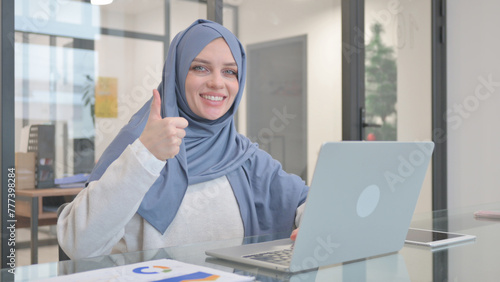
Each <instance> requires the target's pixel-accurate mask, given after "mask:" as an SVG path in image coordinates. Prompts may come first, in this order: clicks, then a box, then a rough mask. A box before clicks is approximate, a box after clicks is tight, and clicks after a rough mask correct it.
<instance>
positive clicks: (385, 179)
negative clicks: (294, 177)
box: [290, 141, 434, 272]
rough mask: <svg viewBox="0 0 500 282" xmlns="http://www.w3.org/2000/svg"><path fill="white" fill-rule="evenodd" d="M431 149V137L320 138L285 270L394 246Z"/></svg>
mask: <svg viewBox="0 0 500 282" xmlns="http://www.w3.org/2000/svg"><path fill="white" fill-rule="evenodd" d="M433 149H434V143H432V142H396V141H394V142H392V141H381V142H364V141H343V142H329V143H325V144H324V145H323V146H322V147H321V151H320V154H319V157H318V161H317V164H316V169H315V172H314V176H313V180H312V183H311V189H310V192H309V195H308V199H307V203H306V208H305V211H304V214H303V216H302V223H301V225H300V232H299V234H298V236H297V239H296V242H295V248H294V252H293V257H292V261H291V265H290V270H291V271H293V272H295V271H300V270H303V269H310V268H316V267H319V266H323V265H330V264H335V263H341V262H346V261H351V260H356V259H361V258H366V257H371V256H376V255H380V254H386V253H391V252H396V251H399V250H400V249H401V248H402V247H403V244H404V240H405V237H406V233H407V231H408V228H409V225H410V222H411V218H412V215H413V212H414V210H415V206H416V203H417V200H418V197H419V194H420V189H421V187H422V183H423V181H424V177H425V174H426V171H427V168H428V164H429V161H430V158H431V155H432V152H433ZM310 203H313V204H310Z"/></svg>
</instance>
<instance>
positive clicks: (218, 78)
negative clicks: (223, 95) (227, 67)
mask: <svg viewBox="0 0 500 282" xmlns="http://www.w3.org/2000/svg"><path fill="white" fill-rule="evenodd" d="M207 85H208V87H210V88H212V89H221V88H223V87H224V81H223V77H222V75H221V74H220V73H218V72H214V73H212V74H211V75H210V78H209V80H208V83H207Z"/></svg>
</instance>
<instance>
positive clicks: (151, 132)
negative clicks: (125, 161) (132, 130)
mask: <svg viewBox="0 0 500 282" xmlns="http://www.w3.org/2000/svg"><path fill="white" fill-rule="evenodd" d="M187 126H188V121H187V120H186V119H185V118H182V117H166V118H162V117H161V99H160V93H159V92H158V90H156V89H155V90H153V101H152V103H151V111H150V113H149V117H148V121H147V123H146V127H145V128H144V130H143V131H142V134H141V136H139V140H140V141H141V142H142V144H144V146H146V148H147V149H148V150H149V151H150V152H151V153H152V154H153V155H154V156H155V157H156V158H157V159H159V160H162V161H165V160H167V159H171V158H173V157H175V156H176V155H177V154H178V153H179V150H180V146H181V143H182V138H184V136H186V131H185V130H184V128H186V127H187Z"/></svg>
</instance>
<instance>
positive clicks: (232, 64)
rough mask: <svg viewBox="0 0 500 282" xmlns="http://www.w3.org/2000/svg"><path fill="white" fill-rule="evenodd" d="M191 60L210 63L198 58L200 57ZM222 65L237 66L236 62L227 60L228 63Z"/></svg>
mask: <svg viewBox="0 0 500 282" xmlns="http://www.w3.org/2000/svg"><path fill="white" fill-rule="evenodd" d="M193 62H197V63H202V64H207V65H210V64H211V63H210V61H207V60H204V59H200V58H194V59H193ZM223 65H224V66H229V67H231V66H234V67H236V66H238V65H237V64H236V62H228V63H224V64H223Z"/></svg>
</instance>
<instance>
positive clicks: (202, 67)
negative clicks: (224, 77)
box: [191, 66, 207, 71]
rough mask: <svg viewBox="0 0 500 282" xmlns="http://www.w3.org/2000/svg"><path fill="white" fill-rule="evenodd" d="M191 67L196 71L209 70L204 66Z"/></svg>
mask: <svg viewBox="0 0 500 282" xmlns="http://www.w3.org/2000/svg"><path fill="white" fill-rule="evenodd" d="M191 69H192V70H194V71H207V68H205V67H204V66H193V67H192V68H191Z"/></svg>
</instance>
